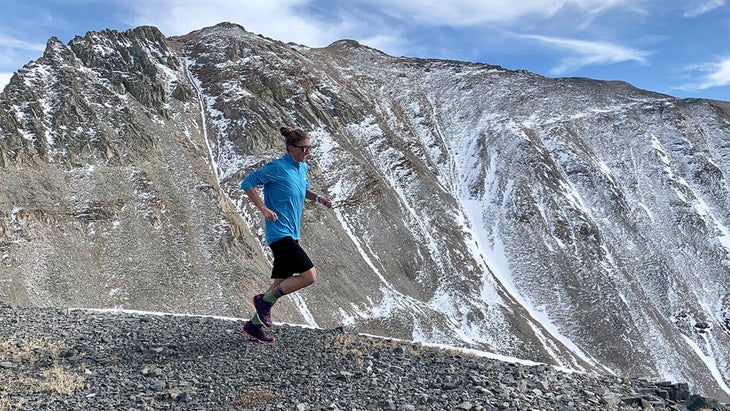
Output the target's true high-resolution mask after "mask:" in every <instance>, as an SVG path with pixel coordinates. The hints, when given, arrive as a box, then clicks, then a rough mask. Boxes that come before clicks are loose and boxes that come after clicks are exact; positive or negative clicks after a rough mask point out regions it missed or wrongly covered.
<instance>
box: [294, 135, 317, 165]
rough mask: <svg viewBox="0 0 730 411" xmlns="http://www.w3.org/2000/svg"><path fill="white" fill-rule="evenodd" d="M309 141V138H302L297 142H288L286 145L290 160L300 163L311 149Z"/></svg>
mask: <svg viewBox="0 0 730 411" xmlns="http://www.w3.org/2000/svg"><path fill="white" fill-rule="evenodd" d="M311 144H312V143H311V141H309V139H307V140H302V141H300V142H299V144H290V145H289V147H288V150H289V155H290V156H291V158H292V160H294V161H296V162H297V163H301V162H302V161H304V159H305V158H306V157H307V155H309V152H310V151H312V146H311Z"/></svg>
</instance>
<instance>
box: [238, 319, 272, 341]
mask: <svg viewBox="0 0 730 411" xmlns="http://www.w3.org/2000/svg"><path fill="white" fill-rule="evenodd" d="M243 332H244V333H246V334H248V336H249V337H251V338H253V339H254V340H256V341H259V342H264V343H273V342H276V338H274V337H272V336H270V335H269V334H266V331H264V326H263V324H259V325H254V324H253V323H252V322H251V321H246V324H245V325H244V326H243Z"/></svg>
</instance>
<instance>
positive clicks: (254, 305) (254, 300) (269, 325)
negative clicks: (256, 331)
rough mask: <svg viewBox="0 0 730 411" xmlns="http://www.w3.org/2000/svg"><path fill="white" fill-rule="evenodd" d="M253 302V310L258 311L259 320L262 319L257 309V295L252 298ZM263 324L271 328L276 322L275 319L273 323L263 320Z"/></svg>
mask: <svg viewBox="0 0 730 411" xmlns="http://www.w3.org/2000/svg"><path fill="white" fill-rule="evenodd" d="M251 304H253V310H254V311H255V312H256V315H258V316H259V321H261V316H260V315H259V312H258V311H257V310H256V296H254V297H253V298H252V299H251ZM261 324H263V325H264V327H266V328H271V327H273V326H274V322H273V321H272V322H271V324H266V323H265V322H263V321H261Z"/></svg>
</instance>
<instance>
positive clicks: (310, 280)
mask: <svg viewBox="0 0 730 411" xmlns="http://www.w3.org/2000/svg"><path fill="white" fill-rule="evenodd" d="M301 277H302V279H303V280H304V281H305V282H306V283H307V285H312V284H314V282H315V281H317V269H316V268H315V267H312V268H311V269H309V270H307V271H305V272H303V273H302V274H301Z"/></svg>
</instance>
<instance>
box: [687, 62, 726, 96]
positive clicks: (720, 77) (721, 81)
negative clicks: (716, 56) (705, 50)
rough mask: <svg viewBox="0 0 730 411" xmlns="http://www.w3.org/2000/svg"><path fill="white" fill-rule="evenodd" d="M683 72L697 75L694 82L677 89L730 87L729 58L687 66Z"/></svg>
mask: <svg viewBox="0 0 730 411" xmlns="http://www.w3.org/2000/svg"><path fill="white" fill-rule="evenodd" d="M685 70H686V71H688V72H694V73H698V74H699V75H698V76H697V80H696V81H693V82H691V83H687V84H685V85H683V86H680V87H678V88H679V89H681V90H706V89H708V88H713V87H724V86H730V56H729V57H725V58H723V59H720V60H718V61H715V62H710V63H704V64H696V65H693V66H689V67H687V68H686V69H685Z"/></svg>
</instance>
